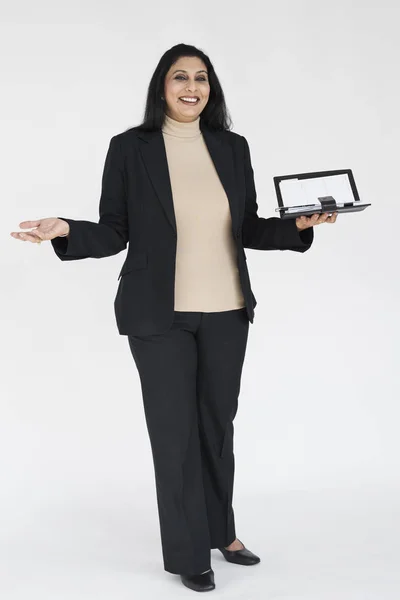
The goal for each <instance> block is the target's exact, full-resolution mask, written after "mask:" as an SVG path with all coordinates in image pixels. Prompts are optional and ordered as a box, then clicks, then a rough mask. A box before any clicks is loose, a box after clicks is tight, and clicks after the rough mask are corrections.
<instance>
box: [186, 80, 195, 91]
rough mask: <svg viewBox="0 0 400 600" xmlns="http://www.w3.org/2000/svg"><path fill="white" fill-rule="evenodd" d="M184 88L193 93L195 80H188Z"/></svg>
mask: <svg viewBox="0 0 400 600" xmlns="http://www.w3.org/2000/svg"><path fill="white" fill-rule="evenodd" d="M186 89H187V91H188V92H190V93H192V94H193V93H194V91H195V90H196V89H197V88H196V82H195V81H189V82H188V84H187V86H186Z"/></svg>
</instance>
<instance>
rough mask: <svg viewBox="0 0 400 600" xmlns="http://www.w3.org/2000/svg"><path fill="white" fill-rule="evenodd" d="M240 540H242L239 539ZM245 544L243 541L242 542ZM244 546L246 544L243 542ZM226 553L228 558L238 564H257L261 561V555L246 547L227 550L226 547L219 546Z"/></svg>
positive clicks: (225, 555)
mask: <svg viewBox="0 0 400 600" xmlns="http://www.w3.org/2000/svg"><path fill="white" fill-rule="evenodd" d="M238 541H239V542H240V540H238ZM240 543H241V544H243V542H240ZM243 546H244V544H243ZM218 550H220V552H222V554H223V555H224V557H225V558H226V560H227V561H228V562H231V563H235V564H236V565H256V564H257V563H259V562H260V560H261V559H260V557H259V556H256V555H255V554H253V552H250V550H248V549H247V548H246V547H244V548H242V549H241V550H227V549H226V548H218Z"/></svg>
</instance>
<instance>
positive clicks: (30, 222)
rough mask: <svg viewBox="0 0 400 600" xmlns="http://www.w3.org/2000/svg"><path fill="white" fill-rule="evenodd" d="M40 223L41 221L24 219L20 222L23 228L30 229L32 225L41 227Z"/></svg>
mask: <svg viewBox="0 0 400 600" xmlns="http://www.w3.org/2000/svg"><path fill="white" fill-rule="evenodd" d="M39 225H40V221H22V223H20V224H19V227H20V228H21V229H29V228H30V227H39Z"/></svg>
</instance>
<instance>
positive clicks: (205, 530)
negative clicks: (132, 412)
mask: <svg viewBox="0 0 400 600" xmlns="http://www.w3.org/2000/svg"><path fill="white" fill-rule="evenodd" d="M248 330H249V321H248V317H247V314H246V309H245V308H241V309H237V310H229V311H223V312H211V313H203V312H180V311H175V317H174V322H173V324H172V326H171V328H170V329H169V330H168V331H167V332H165V333H162V334H154V335H148V336H132V335H130V336H128V340H129V346H130V349H131V352H132V355H133V358H134V360H135V363H136V366H137V369H138V372H139V376H140V381H141V388H142V395H143V402H144V411H145V416H146V424H147V429H148V432H149V437H150V443H151V449H152V455H153V462H154V470H155V482H156V493H157V505H158V514H159V522H160V532H161V545H162V553H163V560H164V569H165V570H166V571H169V572H170V573H180V574H188V575H191V574H195V573H201V572H203V571H206V570H207V569H209V568H210V566H211V563H210V555H211V553H210V549H211V548H218V547H221V546H228V545H229V544H230V543H231V542H233V540H234V539H235V537H236V532H235V522H234V512H233V508H232V496H233V479H234V469H235V463H234V452H233V419H234V418H235V415H236V412H237V407H238V397H239V391H240V380H241V374H242V367H243V362H244V357H245V351H246V345H247V338H248Z"/></svg>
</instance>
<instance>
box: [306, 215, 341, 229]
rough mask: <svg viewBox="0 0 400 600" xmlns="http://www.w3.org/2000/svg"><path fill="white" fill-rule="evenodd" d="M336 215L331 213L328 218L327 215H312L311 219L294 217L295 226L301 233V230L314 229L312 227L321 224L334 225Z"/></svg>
mask: <svg viewBox="0 0 400 600" xmlns="http://www.w3.org/2000/svg"><path fill="white" fill-rule="evenodd" d="M337 216H338V213H337V212H335V213H332V215H331V216H329V213H314V214H313V215H311V217H306V216H304V215H303V216H302V217H296V225H297V229H298V230H299V231H303V229H308V228H309V227H314V225H321V223H335V221H336V219H337Z"/></svg>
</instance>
